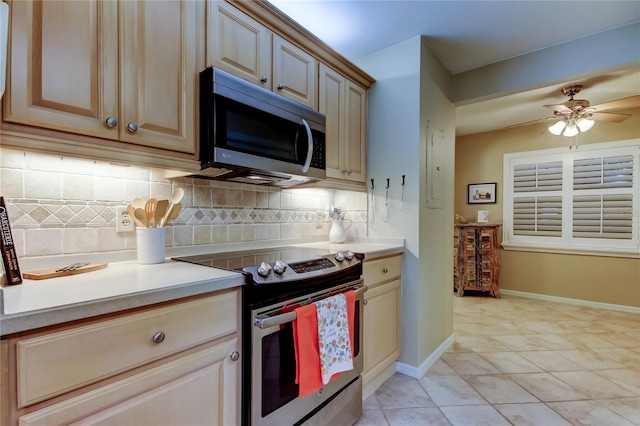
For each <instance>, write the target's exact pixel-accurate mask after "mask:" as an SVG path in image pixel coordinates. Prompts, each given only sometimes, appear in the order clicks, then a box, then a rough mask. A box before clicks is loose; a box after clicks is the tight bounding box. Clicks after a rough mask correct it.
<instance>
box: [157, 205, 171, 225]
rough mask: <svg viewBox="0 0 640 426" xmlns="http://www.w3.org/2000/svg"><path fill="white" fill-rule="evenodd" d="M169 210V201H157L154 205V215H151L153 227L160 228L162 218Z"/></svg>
mask: <svg viewBox="0 0 640 426" xmlns="http://www.w3.org/2000/svg"><path fill="white" fill-rule="evenodd" d="M167 208H169V200H158V204H156V213H155V214H154V215H153V223H154V224H155V226H161V225H160V224H161V223H162V218H163V217H164V214H165V213H166V212H167Z"/></svg>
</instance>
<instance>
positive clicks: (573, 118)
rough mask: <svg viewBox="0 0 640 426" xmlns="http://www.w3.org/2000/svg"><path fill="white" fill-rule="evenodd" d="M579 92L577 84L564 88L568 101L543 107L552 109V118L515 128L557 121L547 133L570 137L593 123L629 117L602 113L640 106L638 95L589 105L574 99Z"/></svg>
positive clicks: (581, 100) (585, 129)
mask: <svg viewBox="0 0 640 426" xmlns="http://www.w3.org/2000/svg"><path fill="white" fill-rule="evenodd" d="M581 90H582V85H579V84H576V85H573V86H568V87H564V88H563V89H562V90H561V92H562V94H563V95H565V96H568V97H569V100H568V101H566V102H564V103H561V104H556V105H543V106H544V107H545V108H551V109H553V116H552V117H545V118H542V119H540V120H533V121H529V122H527V123H521V124H518V125H516V126H519V125H522V124H530V123H534V122H538V121H548V120H558V121H556V122H555V123H554V124H552V125H551V126H550V127H549V128H548V130H549V132H550V133H551V134H554V135H560V134H562V135H564V136H567V137H571V136H575V135H577V134H578V133H579V132H586V131H588V130H589V129H591V127H593V124H594V121H606V122H609V123H620V122H622V121H624V120H626V119H627V118H629V117H631V114H620V113H612V112H604V111H609V110H614V109H620V108H630V107H636V106H640V96H639V95H635V96H629V97H626V98H621V99H616V100H613V101H609V102H604V103H601V104H598V105H591V104H590V103H589V101H588V100H586V99H574V96H575V95H577V94H578V93H580V91H581ZM509 127H515V126H509Z"/></svg>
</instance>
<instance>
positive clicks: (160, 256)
mask: <svg viewBox="0 0 640 426" xmlns="http://www.w3.org/2000/svg"><path fill="white" fill-rule="evenodd" d="M165 229H166V228H164V227H161V228H143V227H139V228H136V238H137V241H136V245H137V251H138V263H143V264H151V263H163V262H164V234H165V232H164V231H165Z"/></svg>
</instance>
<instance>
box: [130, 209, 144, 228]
mask: <svg viewBox="0 0 640 426" xmlns="http://www.w3.org/2000/svg"><path fill="white" fill-rule="evenodd" d="M127 211H128V212H129V216H131V218H132V219H133V221H134V222H135V223H136V225H138V226H144V223H142V222H140V221H139V220H138V218H137V217H136V214H135V211H136V209H135V207H133V206H132V205H131V204H129V205H128V206H127ZM145 218H146V215H145Z"/></svg>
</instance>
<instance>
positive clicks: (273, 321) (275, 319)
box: [253, 285, 367, 329]
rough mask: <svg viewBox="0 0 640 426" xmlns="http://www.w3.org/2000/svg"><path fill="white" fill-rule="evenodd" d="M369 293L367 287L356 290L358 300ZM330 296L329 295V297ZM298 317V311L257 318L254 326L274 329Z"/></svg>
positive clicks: (254, 320)
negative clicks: (365, 293)
mask: <svg viewBox="0 0 640 426" xmlns="http://www.w3.org/2000/svg"><path fill="white" fill-rule="evenodd" d="M366 291H367V286H366V285H363V286H362V287H360V288H358V289H357V290H356V298H358V297H360V296H361V295H362V294H364V292H366ZM329 296H330V295H327V297H329ZM296 318H298V316H297V315H296V311H291V312H286V313H284V314H279V315H275V316H272V317H270V316H266V317H255V318H254V319H253V325H254V326H256V327H258V328H260V329H265V328H269V327H274V326H276V325H282V324H286V323H288V322H291V321H294V320H295V319H296Z"/></svg>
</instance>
